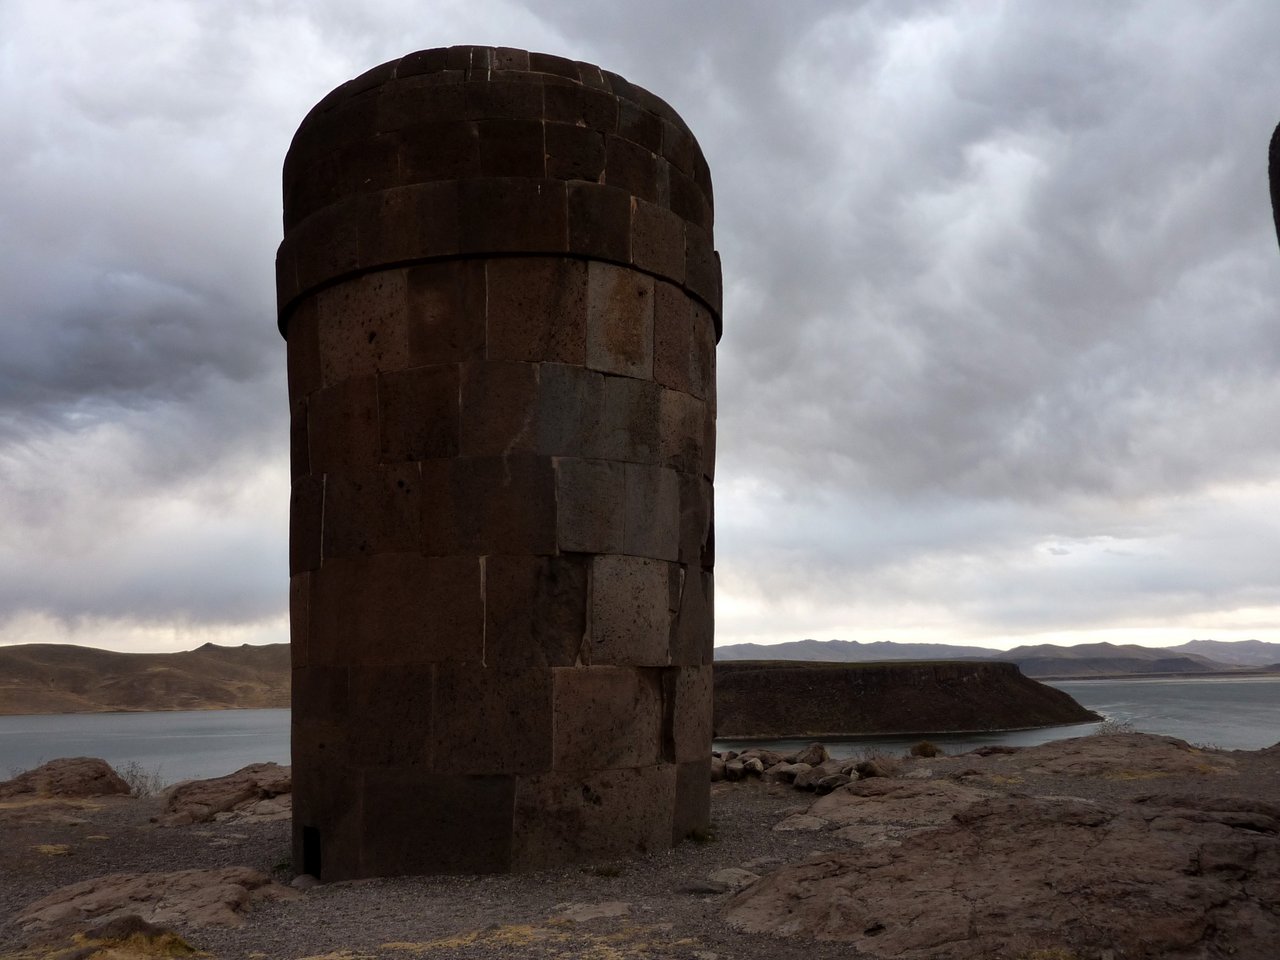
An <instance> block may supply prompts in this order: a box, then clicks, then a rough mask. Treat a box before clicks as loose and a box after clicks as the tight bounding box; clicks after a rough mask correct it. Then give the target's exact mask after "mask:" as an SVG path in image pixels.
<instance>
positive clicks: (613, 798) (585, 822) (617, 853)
mask: <svg viewBox="0 0 1280 960" xmlns="http://www.w3.org/2000/svg"><path fill="white" fill-rule="evenodd" d="M675 781H676V768H675V766H674V765H672V764H661V765H657V766H647V767H641V768H638V769H630V770H603V771H597V772H584V773H579V774H574V773H559V772H557V773H549V774H543V775H540V776H536V777H520V778H519V779H518V782H517V787H516V803H515V828H514V848H513V856H512V866H513V868H514V869H516V870H532V869H537V868H543V867H547V866H553V865H563V864H571V863H583V862H592V861H600V860H610V859H615V858H618V857H635V856H643V855H645V854H649V853H654V852H656V851H658V850H662V849H665V848H666V847H668V846H669V845H670V843H671V830H672V809H673V806H674V803H675V791H676V783H675Z"/></svg>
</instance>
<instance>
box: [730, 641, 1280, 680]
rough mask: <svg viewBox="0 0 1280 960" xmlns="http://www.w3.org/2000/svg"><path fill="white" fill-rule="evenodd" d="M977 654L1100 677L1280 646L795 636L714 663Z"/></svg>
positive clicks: (1207, 665)
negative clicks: (981, 643) (960, 642)
mask: <svg viewBox="0 0 1280 960" xmlns="http://www.w3.org/2000/svg"><path fill="white" fill-rule="evenodd" d="M969 657H974V658H981V659H984V660H1005V661H1008V662H1010V663H1016V664H1017V665H1018V667H1019V668H1020V669H1021V670H1022V672H1023V673H1024V674H1025V675H1026V676H1028V677H1059V678H1061V677H1100V676H1119V675H1124V674H1171V675H1174V674H1196V673H1219V672H1231V671H1233V670H1240V669H1247V668H1254V669H1271V670H1274V669H1275V667H1274V665H1275V664H1276V663H1277V662H1278V661H1280V644H1275V643H1262V642H1260V641H1257V640H1241V641H1237V642H1235V643H1229V642H1226V641H1217V640H1193V641H1191V642H1190V643H1184V644H1181V645H1180V646H1178V647H1140V646H1137V645H1136V644H1114V643H1085V644H1080V645H1078V646H1074V647H1064V646H1058V645H1057V644H1052V643H1044V644H1037V645H1034V646H1023V647H1015V648H1014V649H1012V650H992V649H990V648H988V647H962V646H949V645H947V644H941V643H893V642H891V641H887V640H880V641H876V642H875V643H859V642H858V641H856V640H797V641H792V642H788V643H779V644H773V645H765V644H758V643H739V644H730V645H728V646H724V647H717V648H716V660H717V661H733V660H804V661H827V662H837V663H865V662H868V661H873V660H888V661H894V660H936V659H940V658H945V659H957V658H969Z"/></svg>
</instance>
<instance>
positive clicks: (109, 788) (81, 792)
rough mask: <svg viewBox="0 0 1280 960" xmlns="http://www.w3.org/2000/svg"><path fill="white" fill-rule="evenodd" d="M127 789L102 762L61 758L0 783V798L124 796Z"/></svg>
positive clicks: (127, 791) (117, 776)
mask: <svg viewBox="0 0 1280 960" xmlns="http://www.w3.org/2000/svg"><path fill="white" fill-rule="evenodd" d="M129 792H130V790H129V785H128V784H127V783H125V782H124V780H123V779H122V778H121V776H120V775H119V774H118V773H116V772H115V770H113V769H112V768H111V765H110V764H108V763H107V762H106V761H105V760H99V759H97V758H96V757H62V758H60V759H57V760H50V761H49V762H48V763H42V764H41V765H40V766H38V767H36V768H35V769H33V770H27V771H25V772H23V773H20V774H18V775H17V776H16V777H14V778H13V779H12V780H5V781H3V782H0V798H9V797H21V796H28V795H30V796H37V797H109V796H120V795H123V796H128V794H129Z"/></svg>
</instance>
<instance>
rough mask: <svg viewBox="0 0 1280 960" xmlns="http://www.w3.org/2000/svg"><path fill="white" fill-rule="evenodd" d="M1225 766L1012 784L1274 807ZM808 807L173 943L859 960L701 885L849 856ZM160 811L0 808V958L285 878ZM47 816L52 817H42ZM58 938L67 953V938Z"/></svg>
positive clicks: (793, 805)
mask: <svg viewBox="0 0 1280 960" xmlns="http://www.w3.org/2000/svg"><path fill="white" fill-rule="evenodd" d="M1223 756H1226V757H1231V758H1232V759H1233V760H1234V761H1235V763H1236V769H1237V773H1236V775H1233V776H1212V777H1182V776H1179V777H1161V778H1159V779H1146V778H1135V779H1132V780H1125V779H1103V778H1095V777H1086V778H1081V777H1070V776H1025V775H1020V776H1019V777H1018V778H1017V781H1018V782H1017V783H1016V784H1010V785H1009V786H1008V787H1007V788H1006V789H1008V790H1009V791H1010V792H1018V793H1027V794H1033V795H1048V794H1055V795H1074V796H1083V797H1086V798H1093V799H1104V800H1121V799H1124V798H1127V797H1132V796H1138V795H1142V794H1150V793H1153V792H1159V793H1180V792H1197V793H1213V794H1218V795H1226V794H1242V795H1249V796H1257V797H1265V798H1268V799H1272V798H1275V797H1276V796H1280V756H1276V755H1275V754H1266V753H1262V752H1260V753H1244V752H1234V753H1227V754H1223ZM1009 760H1010V758H999V760H997V758H987V759H986V760H976V759H975V760H973V761H972V762H971V761H970V760H969V758H967V757H966V758H953V759H947V760H936V761H924V760H921V761H913V762H912V764H913V765H914V766H915V767H916V768H920V767H930V766H931V767H932V768H933V770H934V773H935V775H945V774H948V773H954V772H956V771H957V770H958V769H960V768H962V766H965V767H967V766H978V767H981V766H984V765H994V764H996V763H997V762H999V763H1002V764H1004V766H1003V767H1002V769H1007V770H1010V771H1014V770H1016V768H1015V767H1014V766H1013V765H1012V764H1010V763H1009ZM910 767H911V765H908V769H910ZM982 785H983V786H984V787H989V784H988V783H983V784H982ZM811 800H812V795H809V794H804V793H801V792H798V791H796V790H794V789H792V788H791V787H789V786H786V785H782V784H766V783H761V782H758V781H747V782H743V783H717V784H714V785H713V787H712V819H713V822H714V824H715V828H716V829H715V838H714V839H713V840H711V841H709V842H705V843H695V842H686V843H683V844H681V845H680V846H679V847H677V848H675V849H674V850H672V851H669V852H666V853H663V854H658V855H654V856H650V857H648V858H645V859H641V860H635V861H626V862H619V863H617V864H612V865H608V866H607V867H606V868H604V869H600V868H588V869H566V870H554V871H543V872H539V873H532V874H522V875H515V876H491V877H415V878H400V879H394V880H369V881H356V882H346V883H335V884H330V885H325V886H320V887H316V888H313V889H311V890H308V891H306V892H305V893H304V894H303V895H302V896H301V897H300V898H299V899H296V900H291V901H279V902H272V903H267V904H264V905H261V906H259V907H257V908H256V909H255V910H254V911H253V912H252V913H251V914H249V915H248V917H247V922H246V923H245V924H244V926H242V927H239V928H213V927H205V928H202V929H194V930H185V929H181V928H179V932H180V933H182V934H183V935H184V936H185V937H186V938H187V940H188V941H189V942H190V943H192V944H193V945H194V946H196V947H198V948H200V949H202V950H205V951H208V952H209V953H210V954H212V955H213V956H214V957H218V958H224V960H233V958H253V960H262V958H265V957H270V958H277V957H278V958H301V957H321V956H324V957H327V958H329V960H355V958H360V957H374V956H377V957H412V956H416V955H429V956H431V957H465V958H478V960H483V958H490V957H531V958H532V957H539V958H540V957H579V956H586V957H592V958H595V960H623V958H629V957H646V958H677V957H687V958H694V960H717V958H730V957H732V958H738V957H741V958H748V960H754V958H766V957H768V958H779V960H790V958H796V960H799V958H806V960H826V958H837V957H839V958H841V960H853V958H856V957H857V956H858V955H857V953H856V952H854V951H852V950H851V949H850V948H849V946H848V945H847V944H823V943H817V942H815V941H812V940H807V939H799V938H797V939H793V940H776V939H771V938H758V937H747V936H744V935H742V934H738V933H735V932H734V931H732V930H731V929H729V928H728V926H727V925H726V924H725V923H724V921H723V920H722V919H721V916H720V915H721V911H722V909H723V907H724V904H725V902H726V901H727V899H728V898H729V896H730V895H729V894H726V893H713V892H709V891H708V889H707V887H706V880H707V878H708V876H709V875H710V874H712V873H714V872H715V871H717V870H721V869H723V868H726V867H739V868H745V869H747V870H751V871H753V872H756V873H765V872H768V871H769V870H770V869H772V868H773V867H775V866H777V865H780V864H782V863H786V862H793V861H796V860H799V859H802V858H804V857H807V856H809V855H811V854H813V853H816V852H819V851H820V850H823V849H830V848H831V845H832V844H833V843H837V844H841V845H842V846H843V842H842V841H839V840H836V839H835V838H834V837H832V836H830V835H827V834H817V833H796V832H774V831H773V830H772V827H773V825H774V824H776V823H777V822H778V821H779V820H781V819H783V818H784V817H785V816H787V815H790V814H792V813H798V812H802V811H803V810H804V809H806V808H807V807H808V805H809V803H810V802H811ZM158 809H159V801H157V800H128V799H123V800H109V801H94V802H93V803H92V804H83V803H81V804H76V803H69V802H68V803H57V802H53V801H45V802H43V803H42V804H40V805H36V806H31V807H26V808H24V807H20V806H14V805H12V804H0V840H2V842H0V958H5V957H10V956H16V955H18V951H19V949H20V947H21V946H22V945H23V944H25V943H27V942H28V939H29V938H27V937H26V936H25V935H24V934H22V932H21V931H19V930H18V929H17V928H16V926H15V925H14V924H13V922H12V920H13V917H14V915H15V914H16V913H17V912H18V911H19V910H20V909H22V908H23V907H25V906H26V905H28V904H29V903H31V902H33V901H34V900H36V899H38V898H39V897H41V896H43V895H45V894H47V893H49V892H50V891H52V890H54V889H57V888H58V887H61V886H64V885H66V884H69V883H74V882H76V881H78V880H82V879H85V878H87V877H94V876H100V875H103V874H107V873H115V872H144V871H165V870H177V869H186V868H191V867H213V866H227V865H246V866H250V867H254V868H257V869H259V870H262V871H264V872H266V873H269V874H273V875H274V876H276V877H277V878H279V879H281V880H282V881H285V882H287V881H288V879H289V877H290V872H289V866H288V857H289V836H288V834H289V824H288V822H287V821H284V822H280V821H277V822H272V823H258V824H248V823H233V824H214V825H209V824H203V825H194V826H186V827H167V828H161V827H156V826H154V825H153V824H151V823H150V817H151V816H153V815H154V814H155V813H156V812H157V811H158ZM50 815H53V816H55V817H56V818H60V820H58V821H55V822H50V821H49V820H48V817H49V816H50ZM63 847H65V848H66V849H65V851H63V850H62V848H63ZM42 848H43V851H44V852H42ZM582 904H591V905H601V906H602V909H603V911H604V912H606V913H608V912H609V911H610V910H617V909H620V908H617V907H614V906H612V905H614V904H625V905H626V907H625V913H622V914H620V915H615V916H604V917H600V918H596V919H582V918H581V917H580V916H579V918H578V919H573V917H574V915H575V909H576V908H575V906H574V905H582ZM61 942H62V943H63V944H64V945H65V944H66V939H65V937H64V938H63V939H62V941H61ZM49 953H50V951H49V950H44V951H42V954H44V955H48V954H49ZM25 955H26V954H24V956H25ZM31 955H32V956H34V955H36V954H31Z"/></svg>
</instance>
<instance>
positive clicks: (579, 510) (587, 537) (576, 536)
mask: <svg viewBox="0 0 1280 960" xmlns="http://www.w3.org/2000/svg"><path fill="white" fill-rule="evenodd" d="M627 476H628V475H627V471H626V465H625V464H621V463H613V462H611V461H609V460H575V459H567V458H565V459H560V460H557V462H556V542H557V544H558V545H559V547H560V549H561V550H567V551H576V552H580V553H622V552H624V547H625V545H626V530H627V523H628V520H629V513H628V511H627V509H626V508H627V506H628V505H629V503H630V499H629V496H628V483H627ZM637 486H639V481H637ZM636 500H637V510H639V509H640V507H641V504H640V492H639V490H638V491H637V494H636ZM634 522H635V523H641V522H644V520H643V518H641V517H640V516H639V515H637V517H636V520H635V521H634ZM626 552H631V551H626ZM673 559H674V558H673Z"/></svg>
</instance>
